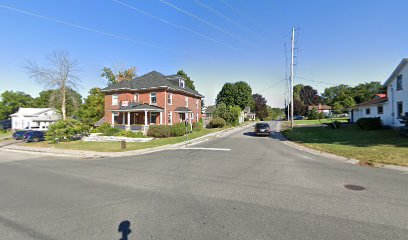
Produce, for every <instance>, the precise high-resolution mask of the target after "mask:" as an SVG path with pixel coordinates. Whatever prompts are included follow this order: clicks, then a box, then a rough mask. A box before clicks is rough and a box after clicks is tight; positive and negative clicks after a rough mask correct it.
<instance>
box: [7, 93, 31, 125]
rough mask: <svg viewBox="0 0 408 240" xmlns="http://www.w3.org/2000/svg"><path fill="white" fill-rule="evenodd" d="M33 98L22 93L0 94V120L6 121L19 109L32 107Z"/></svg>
mask: <svg viewBox="0 0 408 240" xmlns="http://www.w3.org/2000/svg"><path fill="white" fill-rule="evenodd" d="M32 104H33V98H32V97H31V96H30V95H29V94H27V93H24V92H20V91H17V92H14V91H5V92H3V93H2V94H1V101H0V120H1V119H7V118H9V116H10V115H11V114H13V113H15V112H17V110H18V108H19V107H32Z"/></svg>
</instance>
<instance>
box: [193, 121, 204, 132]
mask: <svg viewBox="0 0 408 240" xmlns="http://www.w3.org/2000/svg"><path fill="white" fill-rule="evenodd" d="M202 129H203V123H202V122H195V123H193V130H194V131H201V130H202Z"/></svg>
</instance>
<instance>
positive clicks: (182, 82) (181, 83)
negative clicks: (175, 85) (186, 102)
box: [179, 78, 186, 88]
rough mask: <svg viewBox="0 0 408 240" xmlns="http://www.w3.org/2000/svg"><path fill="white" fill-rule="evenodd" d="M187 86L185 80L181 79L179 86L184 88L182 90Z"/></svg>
mask: <svg viewBox="0 0 408 240" xmlns="http://www.w3.org/2000/svg"><path fill="white" fill-rule="evenodd" d="M185 84H186V83H185V82H184V79H181V78H180V79H179V86H180V87H182V88H184V87H185Z"/></svg>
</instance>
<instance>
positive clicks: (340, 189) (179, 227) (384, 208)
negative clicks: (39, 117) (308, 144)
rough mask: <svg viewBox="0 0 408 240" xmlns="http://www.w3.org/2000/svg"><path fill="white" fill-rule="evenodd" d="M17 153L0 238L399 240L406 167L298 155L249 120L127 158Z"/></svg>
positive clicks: (404, 224) (2, 171) (10, 165)
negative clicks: (231, 129)
mask: <svg viewBox="0 0 408 240" xmlns="http://www.w3.org/2000/svg"><path fill="white" fill-rule="evenodd" d="M271 125H272V126H276V122H273V123H271ZM0 151H1V150H0ZM13 154H14V155H13ZM15 154H17V156H16V155H15ZM18 154H19V153H7V155H3V158H7V159H9V160H7V161H5V160H4V161H0V192H1V194H0V239H2V240H3V239H13V240H15V239H87V240H88V239H98V240H100V239H119V238H121V237H122V235H121V234H124V236H123V237H126V238H123V239H370V240H373V239H406V238H407V236H408V214H407V209H408V188H407V183H408V175H407V174H405V173H403V172H399V171H394V170H388V169H377V168H367V167H360V166H356V165H352V164H348V163H345V162H342V161H338V160H333V159H327V158H325V157H321V156H316V155H313V154H311V153H306V152H302V151H300V150H297V149H294V148H291V147H289V146H287V145H285V144H283V143H282V142H280V140H278V139H274V138H273V137H255V136H253V134H252V128H247V129H243V130H241V131H239V132H235V133H233V134H230V135H227V136H225V137H222V138H217V139H214V140H212V141H209V142H205V143H201V144H198V145H194V146H191V147H190V148H188V149H185V148H181V149H177V150H168V151H162V152H156V153H151V154H146V155H139V156H134V157H122V158H107V159H95V160H75V159H63V158H52V157H49V156H47V157H41V156H39V155H32V156H29V155H24V156H22V157H18V156H19V155H18ZM347 184H353V185H359V186H362V187H364V188H365V190H362V191H355V190H349V189H347V188H345V187H344V185H347ZM126 221H128V222H126ZM121 223H122V224H121ZM127 224H130V226H129V228H127V226H126V225H127ZM119 225H120V227H119ZM119 229H120V230H121V231H122V232H118V230H119ZM129 229H130V230H131V233H130V234H128V232H129V231H128V230H129Z"/></svg>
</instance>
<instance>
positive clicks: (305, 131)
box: [283, 126, 408, 166]
mask: <svg viewBox="0 0 408 240" xmlns="http://www.w3.org/2000/svg"><path fill="white" fill-rule="evenodd" d="M283 134H284V135H285V136H286V137H287V138H289V139H290V140H293V141H295V142H298V143H300V144H303V145H305V146H307V147H310V148H312V149H316V150H320V151H324V152H329V153H333V154H336V155H340V156H344V157H349V158H354V159H357V160H360V161H363V162H367V163H374V164H375V163H383V164H394V165H402V166H408V138H402V137H400V136H399V134H398V131H396V130H392V129H382V130H374V131H364V130H361V129H359V128H358V127H357V126H348V127H343V128H340V129H331V128H328V127H326V128H322V127H307V128H306V127H305V128H302V127H298V128H294V129H288V130H285V131H283Z"/></svg>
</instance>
